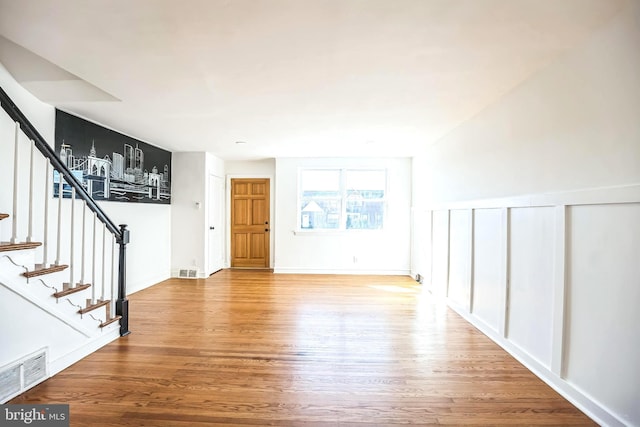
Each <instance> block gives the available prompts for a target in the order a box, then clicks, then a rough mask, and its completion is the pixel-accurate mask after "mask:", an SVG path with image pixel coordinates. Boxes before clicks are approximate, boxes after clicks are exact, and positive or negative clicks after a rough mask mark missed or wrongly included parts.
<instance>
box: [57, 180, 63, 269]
mask: <svg viewBox="0 0 640 427" xmlns="http://www.w3.org/2000/svg"><path fill="white" fill-rule="evenodd" d="M63 181H64V178H63V177H62V174H61V173H59V172H58V238H57V240H58V243H57V246H56V262H55V264H56V265H62V263H61V262H60V243H61V241H62V199H64V193H63V184H62V182H63Z"/></svg>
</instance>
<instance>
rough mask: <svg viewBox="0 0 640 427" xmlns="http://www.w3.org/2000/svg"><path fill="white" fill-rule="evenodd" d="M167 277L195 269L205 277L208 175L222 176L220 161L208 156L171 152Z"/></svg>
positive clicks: (197, 153)
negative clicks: (169, 270)
mask: <svg viewBox="0 0 640 427" xmlns="http://www.w3.org/2000/svg"><path fill="white" fill-rule="evenodd" d="M172 164H173V176H172V179H173V182H172V195H171V197H172V200H171V205H172V224H171V243H172V248H171V274H172V276H173V277H178V273H179V270H180V269H195V270H197V275H198V277H200V278H203V277H206V276H207V273H206V271H207V265H208V259H207V253H208V237H207V236H208V228H207V227H208V224H207V218H208V211H207V209H209V204H208V203H207V197H208V194H209V191H208V185H209V175H216V176H219V177H224V173H225V172H224V162H223V161H222V160H220V159H218V158H217V157H215V156H213V155H212V154H211V153H206V152H178V153H173V156H172Z"/></svg>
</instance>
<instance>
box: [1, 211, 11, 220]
mask: <svg viewBox="0 0 640 427" xmlns="http://www.w3.org/2000/svg"><path fill="white" fill-rule="evenodd" d="M5 218H9V214H3V213H0V221H1V220H3V219H5Z"/></svg>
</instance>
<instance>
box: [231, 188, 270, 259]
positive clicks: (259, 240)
mask: <svg viewBox="0 0 640 427" xmlns="http://www.w3.org/2000/svg"><path fill="white" fill-rule="evenodd" d="M269 203H270V202H269V179H266V178H236V179H232V180H231V267H244V268H269V246H270V241H269V235H270V233H269V231H270V229H271V225H270V224H269Z"/></svg>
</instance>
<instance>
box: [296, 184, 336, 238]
mask: <svg viewBox="0 0 640 427" xmlns="http://www.w3.org/2000/svg"><path fill="white" fill-rule="evenodd" d="M309 193H312V192H309ZM341 210H342V207H341V201H340V199H339V198H333V199H331V198H324V197H314V196H313V195H310V196H307V197H304V196H303V197H302V203H301V205H300V227H301V228H302V229H336V228H340V212H341Z"/></svg>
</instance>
